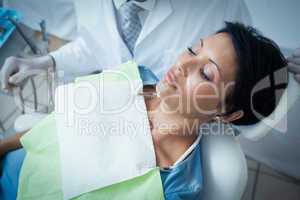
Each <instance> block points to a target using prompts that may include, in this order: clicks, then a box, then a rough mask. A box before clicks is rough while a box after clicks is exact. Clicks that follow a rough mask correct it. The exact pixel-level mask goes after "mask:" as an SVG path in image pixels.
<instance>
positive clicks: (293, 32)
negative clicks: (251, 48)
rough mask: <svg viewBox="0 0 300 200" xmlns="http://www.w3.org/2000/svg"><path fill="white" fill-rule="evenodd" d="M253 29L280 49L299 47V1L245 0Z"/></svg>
mask: <svg viewBox="0 0 300 200" xmlns="http://www.w3.org/2000/svg"><path fill="white" fill-rule="evenodd" d="M245 2H246V4H247V5H248V8H249V11H250V14H251V17H252V20H253V25H254V27H256V28H258V29H259V30H260V31H262V32H263V33H264V34H265V35H266V36H268V37H270V38H272V39H273V40H274V41H275V42H277V43H278V44H279V46H280V47H281V48H288V49H295V48H297V47H300V0H245Z"/></svg>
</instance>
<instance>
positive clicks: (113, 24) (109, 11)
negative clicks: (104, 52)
mask: <svg viewBox="0 0 300 200" xmlns="http://www.w3.org/2000/svg"><path fill="white" fill-rule="evenodd" d="M103 2H104V1H103ZM110 2H111V3H103V4H102V6H103V7H104V9H103V12H104V16H105V17H106V19H107V20H104V22H106V23H107V25H106V27H107V28H108V29H109V32H110V37H111V38H112V41H110V42H111V43H115V45H113V44H112V46H114V47H117V46H120V48H116V49H115V51H119V52H116V53H117V54H118V55H119V56H118V57H119V58H121V60H123V59H122V57H126V58H130V57H132V56H131V52H130V51H129V49H128V47H127V45H126V44H125V42H124V41H123V39H122V37H121V34H120V32H119V29H118V21H117V15H116V9H115V6H114V2H113V0H111V1H110ZM114 59H115V58H114ZM121 62H122V61H121Z"/></svg>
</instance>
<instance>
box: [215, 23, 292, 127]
mask: <svg viewBox="0 0 300 200" xmlns="http://www.w3.org/2000/svg"><path fill="white" fill-rule="evenodd" d="M217 33H227V34H228V35H229V36H230V38H231V40H232V43H233V46H234V49H235V52H236V62H237V64H238V69H237V72H236V80H235V85H234V88H233V91H232V92H231V93H230V94H229V95H227V97H226V105H228V107H227V108H228V110H227V111H228V112H229V113H232V112H234V111H237V110H243V111H244V116H243V117H242V118H240V119H238V120H236V121H234V122H233V124H236V125H250V124H254V123H256V122H258V121H259V120H260V119H259V118H260V117H258V116H257V115H256V114H255V113H259V114H260V115H261V116H264V117H266V116H268V115H270V114H271V113H272V112H273V111H274V109H275V108H276V105H277V104H278V100H279V99H280V97H281V95H282V92H283V91H284V90H283V89H285V88H286V87H287V70H286V65H287V61H286V59H285V58H284V56H283V54H282V53H281V51H280V49H279V47H278V46H277V44H276V43H275V42H274V41H272V40H270V39H268V38H266V37H264V36H263V35H262V34H261V33H259V32H258V31H257V30H256V29H255V28H253V27H250V26H245V25H243V24H241V23H232V22H225V27H224V28H222V29H221V30H219V31H217ZM278 79H280V80H278ZM262 80H263V81H262ZM261 83H263V85H264V87H262V89H259V90H258V91H255V87H256V86H257V85H258V84H261ZM277 83H280V84H279V86H278V84H277ZM278 89H281V91H282V92H281V94H279V93H280V92H279V93H278V91H279V90H278ZM278 97H279V98H278ZM254 110H255V112H254Z"/></svg>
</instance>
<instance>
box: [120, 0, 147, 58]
mask: <svg viewBox="0 0 300 200" xmlns="http://www.w3.org/2000/svg"><path fill="white" fill-rule="evenodd" d="M142 9H143V8H141V7H139V6H138V5H136V4H135V3H134V1H127V2H126V3H124V4H123V5H122V6H121V7H120V9H119V14H120V25H121V27H120V28H121V32H122V37H123V40H124V41H125V43H126V44H127V47H128V48H129V50H130V52H131V53H133V49H134V46H135V43H136V40H137V38H138V36H139V34H140V32H141V29H142V24H141V22H140V19H139V16H138V12H139V11H141V10H142Z"/></svg>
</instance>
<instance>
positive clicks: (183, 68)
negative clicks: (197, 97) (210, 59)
mask: <svg viewBox="0 0 300 200" xmlns="http://www.w3.org/2000/svg"><path fill="white" fill-rule="evenodd" d="M197 62H198V59H197V58H196V57H193V58H185V59H181V60H179V61H178V62H177V70H178V71H179V73H180V74H181V75H183V76H184V77H187V76H188V73H189V71H191V70H192V68H195V66H197Z"/></svg>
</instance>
